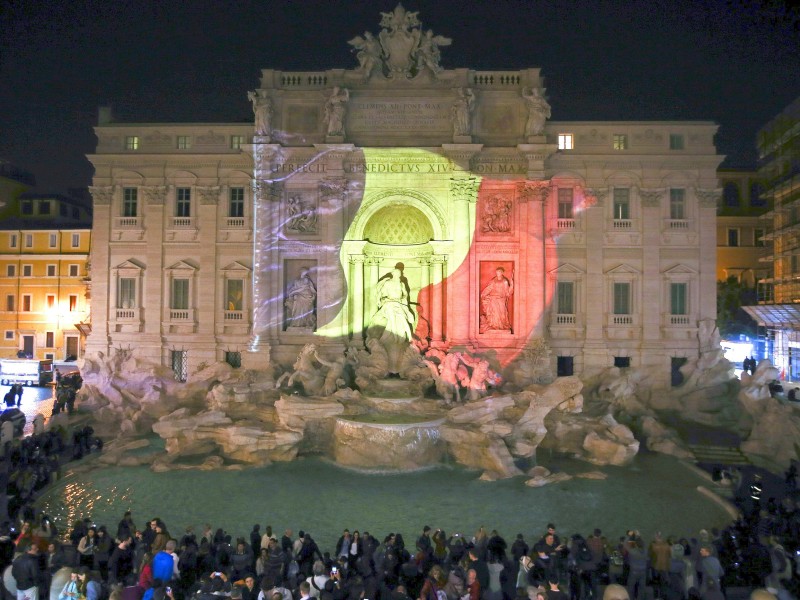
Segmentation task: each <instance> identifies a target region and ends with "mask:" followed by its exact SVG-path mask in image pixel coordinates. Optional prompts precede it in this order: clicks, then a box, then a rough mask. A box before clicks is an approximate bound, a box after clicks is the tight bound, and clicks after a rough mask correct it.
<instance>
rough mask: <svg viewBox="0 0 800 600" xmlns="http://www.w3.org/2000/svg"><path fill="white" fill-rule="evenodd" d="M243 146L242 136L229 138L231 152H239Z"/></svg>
mask: <svg viewBox="0 0 800 600" xmlns="http://www.w3.org/2000/svg"><path fill="white" fill-rule="evenodd" d="M242 144H244V136H243V135H232V136H231V148H232V149H233V150H240V149H241V147H242Z"/></svg>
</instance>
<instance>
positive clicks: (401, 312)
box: [371, 268, 416, 377]
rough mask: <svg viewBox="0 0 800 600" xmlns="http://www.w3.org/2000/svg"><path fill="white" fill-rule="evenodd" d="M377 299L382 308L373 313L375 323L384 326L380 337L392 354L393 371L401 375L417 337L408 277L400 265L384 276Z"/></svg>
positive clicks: (392, 375)
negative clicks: (407, 350)
mask: <svg viewBox="0 0 800 600" xmlns="http://www.w3.org/2000/svg"><path fill="white" fill-rule="evenodd" d="M376 300H377V306H378V311H377V312H376V313H375V315H374V316H373V317H372V325H371V327H376V328H382V332H381V334H380V336H379V337H378V341H379V342H380V344H381V346H383V348H384V349H385V350H386V353H387V354H388V356H389V375H390V376H391V377H399V370H400V359H401V357H402V354H403V352H404V350H405V348H406V347H407V346H408V344H409V342H410V341H411V339H412V338H413V335H414V325H415V321H416V319H415V316H414V312H413V311H412V310H411V305H410V296H409V287H408V281H407V280H406V278H405V277H403V272H402V271H401V270H400V269H399V268H394V269H392V271H391V272H390V273H388V274H386V275H384V276H383V277H382V278H381V279H380V281H379V282H378V287H377V291H376Z"/></svg>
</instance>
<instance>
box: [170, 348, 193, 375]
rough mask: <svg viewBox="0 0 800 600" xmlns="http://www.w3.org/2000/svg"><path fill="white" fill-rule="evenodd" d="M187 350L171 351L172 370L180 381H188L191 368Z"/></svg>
mask: <svg viewBox="0 0 800 600" xmlns="http://www.w3.org/2000/svg"><path fill="white" fill-rule="evenodd" d="M186 354H187V353H186V350H172V351H170V363H171V366H172V372H173V374H174V375H175V379H177V380H178V381H186V377H187V375H188V372H189V369H188V366H187V364H186V363H187V356H186Z"/></svg>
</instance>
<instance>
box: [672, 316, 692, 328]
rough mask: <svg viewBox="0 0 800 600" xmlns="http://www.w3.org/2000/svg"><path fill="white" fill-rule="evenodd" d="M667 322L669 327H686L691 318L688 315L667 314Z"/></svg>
mask: <svg viewBox="0 0 800 600" xmlns="http://www.w3.org/2000/svg"><path fill="white" fill-rule="evenodd" d="M667 324H668V325H669V326H670V327H688V326H689V325H690V324H691V320H690V319H689V315H667Z"/></svg>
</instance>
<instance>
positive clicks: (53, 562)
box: [0, 499, 800, 600]
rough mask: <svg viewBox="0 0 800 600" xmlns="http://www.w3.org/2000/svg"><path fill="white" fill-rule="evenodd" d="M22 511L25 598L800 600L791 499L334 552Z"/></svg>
mask: <svg viewBox="0 0 800 600" xmlns="http://www.w3.org/2000/svg"><path fill="white" fill-rule="evenodd" d="M23 516H24V517H27V518H28V519H29V520H26V521H24V522H23V523H22V524H21V527H20V531H19V532H18V533H16V534H14V533H12V532H11V531H10V530H9V529H8V528H7V527H4V528H3V529H0V560H2V561H4V565H5V566H7V565H8V564H9V563H11V564H12V567H11V574H12V576H13V578H14V580H15V582H16V586H17V590H18V596H17V597H18V599H19V600H23V599H25V600H38V598H39V597H42V596H45V595H47V594H50V596H51V597H55V594H58V598H59V600H84V599H85V600H104V599H105V598H110V599H111V600H184V599H190V598H191V599H195V600H219V598H220V596H224V597H229V598H232V599H234V600H415V599H416V600H526V599H529V600H566V599H567V598H570V599H574V600H599V599H600V598H603V597H604V593H605V597H608V596H609V593H610V592H609V590H611V593H615V594H617V596H618V597H617V598H615V600H620V599H621V598H623V597H629V598H631V599H636V600H644V599H645V598H649V597H655V598H661V599H664V600H681V599H687V598H688V599H693V598H703V599H709V600H710V599H717V598H724V597H725V590H726V589H727V588H730V587H733V586H736V587H748V588H751V589H755V588H765V589H761V590H760V591H758V592H757V595H758V594H760V596H758V597H759V598H760V599H765V598H774V597H777V598H792V597H793V595H792V594H794V593H795V592H796V591H797V581H798V574H797V566H796V565H795V561H794V560H793V556H794V554H795V552H797V551H798V540H800V511H798V508H797V505H796V504H794V503H793V502H792V501H791V500H789V499H787V500H786V501H785V502H782V503H779V502H777V501H768V502H766V503H765V504H764V506H763V507H760V506H758V507H756V510H752V511H750V512H749V513H748V514H747V515H746V516H745V517H744V518H742V519H741V520H739V521H737V522H736V523H734V524H733V525H731V526H730V527H729V528H727V529H726V530H724V531H717V530H714V529H712V530H710V531H701V532H698V534H697V536H695V537H690V538H675V537H670V536H662V535H661V534H655V535H654V536H653V538H652V539H650V540H644V539H643V538H642V536H641V535H640V534H639V532H637V531H635V530H631V531H627V532H626V533H625V535H623V536H621V537H619V538H614V537H606V536H604V535H603V533H602V531H601V530H599V529H595V530H594V531H593V532H592V533H591V534H590V535H588V536H586V537H583V536H582V535H580V534H574V535H571V536H568V537H561V535H560V533H559V532H558V531H557V530H556V527H555V525H554V524H552V523H550V524H548V525H547V526H546V527H545V528H543V531H542V533H541V535H536V536H534V537H532V538H531V539H530V540H526V539H525V536H524V535H523V534H521V533H520V534H516V536H514V538H513V539H512V540H511V543H509V541H508V540H506V539H505V538H504V537H503V536H501V535H500V534H499V533H498V532H497V531H487V530H486V529H484V528H483V527H481V528H480V529H479V530H478V531H477V532H475V533H474V535H469V536H465V535H461V534H459V533H453V534H452V535H448V534H446V533H445V532H444V531H442V530H441V529H433V528H431V527H428V526H425V527H423V528H422V529H421V531H420V532H419V534H418V535H415V536H414V543H413V544H407V543H406V542H405V540H404V537H403V535H402V534H401V533H389V534H387V535H384V536H382V537H380V538H378V537H375V536H373V535H371V534H370V533H368V532H366V531H364V532H360V531H352V532H351V531H349V530H347V529H345V530H344V531H343V532H342V534H341V536H340V537H339V539H338V541H337V543H336V545H335V547H333V548H331V549H329V551H323V550H322V549H321V548H320V547H319V546H318V545H317V543H316V542H315V541H314V539H313V537H312V535H311V534H310V533H309V532H304V531H300V532H299V535H297V536H294V535H293V532H292V530H289V529H287V530H285V531H284V532H282V534H280V535H279V534H278V533H277V532H275V531H274V530H273V529H272V527H270V526H267V527H266V528H265V531H264V532H262V531H261V528H260V526H259V525H254V526H253V529H252V531H251V532H250V534H249V535H248V536H242V537H237V538H233V537H232V536H231V535H229V534H227V533H226V532H225V531H223V530H222V529H216V530H214V529H213V528H212V527H211V525H206V526H205V527H204V529H203V531H202V532H201V533H199V534H196V533H195V532H194V530H193V528H192V527H187V528H186V529H185V530H184V531H183V532H182V533H181V535H177V536H173V535H172V534H171V533H170V532H169V530H168V528H167V525H166V524H165V523H164V522H163V521H162V520H161V519H160V518H152V519H150V520H149V521H148V523H147V525H146V526H145V527H143V528H141V529H139V528H137V527H136V526H135V525H134V522H133V519H132V515H131V513H130V512H126V513H125V515H124V516H123V518H122V520H121V521H120V522H119V523H118V524H117V526H116V529H111V530H109V528H108V527H106V526H103V525H101V526H96V525H95V524H94V523H92V522H91V521H90V520H89V519H84V520H80V521H77V522H76V523H74V525H73V527H72V529H71V530H70V531H69V532H65V535H61V536H59V533H58V532H57V531H56V530H55V528H54V527H53V525H52V523H51V522H50V520H49V519H48V517H47V516H46V515H41V516H40V517H39V518H38V519H32V520H30V519H31V518H32V517H34V516H35V515H31V514H25V515H23ZM14 554H16V558H13V563H12V556H13V555H14ZM59 572H61V573H62V577H61V578H59V577H58V576H57V573H59ZM67 573H68V576H64V574H67ZM604 590H605V592H604ZM767 590H769V591H767Z"/></svg>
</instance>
